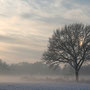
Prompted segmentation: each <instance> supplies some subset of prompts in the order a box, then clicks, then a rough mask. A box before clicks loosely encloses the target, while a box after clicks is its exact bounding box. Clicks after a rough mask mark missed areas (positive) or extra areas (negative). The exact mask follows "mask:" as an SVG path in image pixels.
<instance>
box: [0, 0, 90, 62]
mask: <svg viewBox="0 0 90 90" xmlns="http://www.w3.org/2000/svg"><path fill="white" fill-rule="evenodd" d="M72 23H84V24H90V0H0V58H1V59H2V60H4V61H5V62H7V63H18V62H30V63H33V62H36V61H40V60H41V57H42V54H43V52H44V51H45V50H46V49H47V46H48V38H49V37H51V35H52V34H53V31H54V30H56V29H57V28H61V27H63V26H64V25H65V24H67V25H68V24H72Z"/></svg>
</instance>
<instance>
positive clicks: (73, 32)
mask: <svg viewBox="0 0 90 90" xmlns="http://www.w3.org/2000/svg"><path fill="white" fill-rule="evenodd" d="M43 60H45V62H46V63H47V64H50V66H54V67H57V66H59V64H60V63H61V62H63V63H68V64H70V65H71V66H72V68H73V69H74V70H75V76H76V80H77V81H78V79H79V77H78V76H79V75H78V73H79V71H80V68H81V66H82V65H83V63H84V62H85V61H89V60H90V26H89V25H84V24H71V25H65V26H64V27H63V28H61V29H57V30H56V31H54V34H53V35H52V37H51V38H49V45H48V49H47V51H46V52H44V53H43Z"/></svg>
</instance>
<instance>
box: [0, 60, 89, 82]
mask: <svg viewBox="0 0 90 90" xmlns="http://www.w3.org/2000/svg"><path fill="white" fill-rule="evenodd" d="M89 68H90V65H85V66H83V67H82V69H81V71H80V82H88V83H89V82H90V72H89ZM0 82H18V83H20V82H23V83H24V82H29V83H30V82H33V83H35V82H75V76H74V71H73V69H72V68H71V67H70V66H68V65H65V66H63V67H58V68H57V69H56V70H55V69H52V68H50V67H49V66H48V65H46V64H44V63H43V62H36V63H28V62H22V63H17V64H7V63H5V62H3V61H2V60H0Z"/></svg>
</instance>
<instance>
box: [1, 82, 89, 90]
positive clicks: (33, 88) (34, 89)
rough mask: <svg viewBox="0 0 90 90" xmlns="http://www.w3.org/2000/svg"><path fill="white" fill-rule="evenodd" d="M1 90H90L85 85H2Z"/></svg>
mask: <svg viewBox="0 0 90 90" xmlns="http://www.w3.org/2000/svg"><path fill="white" fill-rule="evenodd" d="M0 90H90V84H84V83H22V84H21V83H0Z"/></svg>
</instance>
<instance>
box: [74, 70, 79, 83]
mask: <svg viewBox="0 0 90 90" xmlns="http://www.w3.org/2000/svg"><path fill="white" fill-rule="evenodd" d="M78 72H79V71H77V70H76V71H75V77H76V81H77V82H78V81H79V73H78Z"/></svg>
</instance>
